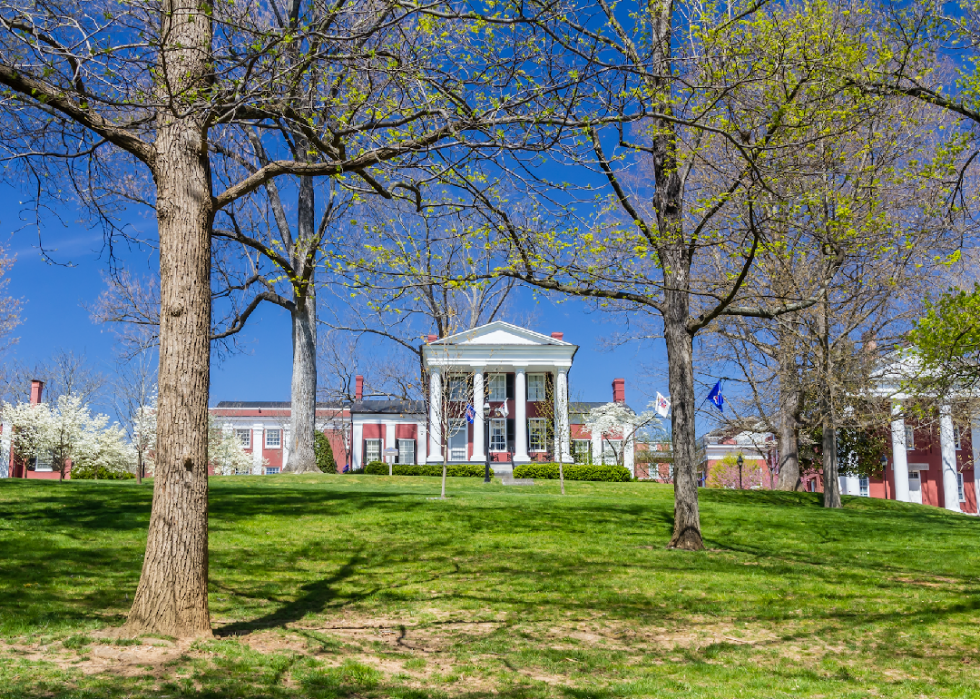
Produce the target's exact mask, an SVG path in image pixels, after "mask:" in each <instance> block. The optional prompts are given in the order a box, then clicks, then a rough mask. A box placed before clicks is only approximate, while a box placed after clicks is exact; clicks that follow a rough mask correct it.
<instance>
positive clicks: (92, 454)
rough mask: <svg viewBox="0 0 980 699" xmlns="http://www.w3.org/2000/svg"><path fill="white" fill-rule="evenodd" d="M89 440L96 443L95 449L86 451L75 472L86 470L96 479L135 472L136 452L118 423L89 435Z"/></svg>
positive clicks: (73, 468) (75, 466) (76, 465)
mask: <svg viewBox="0 0 980 699" xmlns="http://www.w3.org/2000/svg"><path fill="white" fill-rule="evenodd" d="M102 417H104V416H102ZM87 438H88V439H90V440H91V441H92V442H93V443H94V444H93V447H94V448H90V449H87V450H85V453H83V454H82V455H81V456H80V457H79V458H78V461H77V463H75V464H73V466H72V471H73V472H74V471H75V469H76V468H77V469H80V470H81V469H84V470H85V471H86V472H90V473H91V474H92V477H93V478H96V479H98V478H102V477H108V478H112V477H113V476H118V475H119V474H130V473H132V472H133V470H134V468H135V467H136V450H135V449H134V448H133V445H132V444H130V443H129V442H128V441H127V440H126V431H125V430H124V429H123V428H122V427H120V426H119V424H118V423H113V424H111V425H109V427H107V428H105V429H104V430H98V431H96V432H92V433H88V436H87ZM128 477H129V476H126V478H128Z"/></svg>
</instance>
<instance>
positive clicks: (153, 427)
mask: <svg viewBox="0 0 980 699" xmlns="http://www.w3.org/2000/svg"><path fill="white" fill-rule="evenodd" d="M132 437H133V449H134V450H135V451H136V481H137V482H142V480H143V476H144V475H147V466H150V471H151V472H152V467H153V460H152V459H151V458H150V454H151V453H152V452H153V450H154V449H155V448H156V444H157V400H156V395H154V396H153V402H152V405H145V406H140V407H139V408H137V410H136V414H135V415H134V416H133V432H132Z"/></svg>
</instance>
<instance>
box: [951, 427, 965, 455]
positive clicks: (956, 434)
mask: <svg viewBox="0 0 980 699" xmlns="http://www.w3.org/2000/svg"><path fill="white" fill-rule="evenodd" d="M961 437H962V432H960V428H959V427H957V426H956V425H953V444H955V445H956V451H959V450H960V449H962V448H963V446H962V445H961V444H960V438H961Z"/></svg>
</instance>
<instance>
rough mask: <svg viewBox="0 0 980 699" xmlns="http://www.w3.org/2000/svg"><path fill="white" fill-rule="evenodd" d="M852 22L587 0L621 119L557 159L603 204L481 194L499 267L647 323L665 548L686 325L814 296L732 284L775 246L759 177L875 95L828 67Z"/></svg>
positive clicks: (833, 131) (868, 107)
mask: <svg viewBox="0 0 980 699" xmlns="http://www.w3.org/2000/svg"><path fill="white" fill-rule="evenodd" d="M729 10H730V11H729ZM861 21H862V19H861V12H860V11H858V10H857V8H853V7H851V6H849V5H845V4H831V3H823V2H819V3H811V4H808V5H806V6H805V7H804V6H796V5H778V6H777V5H762V6H760V5H748V6H744V7H742V6H738V5H734V6H731V7H730V8H725V7H721V6H717V5H710V6H705V5H702V4H697V3H653V4H648V5H644V6H643V7H642V8H641V9H639V10H637V11H636V12H634V13H633V14H631V15H629V16H625V15H622V14H621V13H618V12H617V11H616V9H615V7H613V6H611V5H606V4H600V5H599V9H597V10H596V12H595V14H594V15H592V16H590V17H589V18H588V21H584V20H583V19H581V18H580V19H579V20H578V22H577V24H578V26H585V27H590V31H595V32H598V33H601V34H602V36H603V38H604V40H605V42H606V47H607V50H608V51H609V52H610V53H613V54H615V56H616V60H615V63H616V64H617V65H619V66H621V67H623V68H624V71H626V74H627V75H626V77H624V81H625V83H626V85H624V87H623V89H622V91H621V94H624V95H628V97H627V98H626V99H624V101H623V103H622V104H621V105H619V106H620V108H621V111H622V113H623V114H625V113H627V112H628V113H630V114H631V115H633V116H635V117H636V120H637V121H636V126H635V128H634V129H633V130H632V131H631V130H629V129H627V128H623V127H621V126H617V127H613V128H601V127H599V126H596V127H590V128H587V129H584V130H583V134H582V138H583V141H584V144H585V145H586V146H587V147H588V148H589V149H590V151H591V154H590V158H589V160H585V159H584V158H583V157H582V156H581V154H579V153H571V152H569V153H568V156H567V157H570V158H572V159H574V160H575V161H576V162H579V163H581V164H583V165H586V166H589V167H592V168H594V170H595V171H596V173H597V174H598V175H599V176H600V177H601V181H602V183H603V185H604V186H605V188H606V192H608V198H606V199H605V200H604V202H605V204H606V208H605V210H604V214H603V215H602V216H600V217H598V218H593V219H591V220H589V219H582V218H579V219H578V220H577V221H576V220H575V219H571V220H569V217H566V220H569V223H568V225H566V226H564V227H556V226H555V225H554V219H555V218H557V216H556V215H555V214H553V213H546V212H544V211H542V212H539V213H538V214H537V216H536V218H535V217H532V218H524V219H518V218H517V217H512V216H510V215H509V213H508V211H507V207H506V206H505V205H498V206H494V205H493V202H488V203H487V208H488V209H490V208H492V209H495V210H496V220H495V221H494V225H495V226H496V227H498V228H499V229H501V230H503V231H504V233H505V235H506V237H507V239H508V243H509V245H510V251H511V260H512V264H511V267H510V268H509V269H503V270H499V271H500V273H503V274H507V275H510V276H513V277H516V278H518V279H521V280H523V281H525V282H527V283H529V284H533V285H535V286H538V287H540V288H543V289H549V290H553V291H556V292H560V293H563V294H571V295H575V296H581V297H586V298H593V299H599V300H601V301H602V302H604V303H615V304H620V305H621V307H623V308H625V309H628V310H629V311H630V312H644V313H650V314H653V315H655V316H656V317H657V319H658V320H659V321H660V322H661V323H662V326H663V337H664V340H665V342H666V347H667V355H668V365H669V366H668V369H669V385H670V393H671V400H672V404H673V410H672V416H671V422H672V425H671V426H672V429H671V434H672V439H673V447H674V459H675V470H674V474H675V478H674V493H675V508H674V532H673V536H672V537H671V540H670V543H669V546H670V547H672V548H682V549H692V550H693V549H700V548H702V546H703V543H702V538H701V525H700V512H699V507H698V495H697V463H696V456H695V449H696V447H695V421H694V414H695V408H696V401H695V395H694V356H693V343H694V338H695V337H696V336H697V335H698V334H699V333H701V332H702V331H703V330H705V329H706V328H708V327H709V326H711V324H712V323H714V322H715V321H716V320H717V319H718V318H721V317H724V316H740V317H760V318H772V317H776V316H779V315H781V314H784V313H788V312H791V311H793V310H797V309H800V308H804V307H808V306H810V305H813V304H814V303H816V302H817V301H818V299H819V295H817V296H816V297H814V296H810V297H804V298H780V299H775V298H772V297H771V296H770V295H768V294H767V293H760V290H759V289H757V288H755V287H754V286H753V285H751V284H747V283H746V282H747V280H748V279H749V278H750V273H751V270H752V268H753V265H754V264H755V261H756V259H757V257H758V255H759V254H760V252H762V251H764V250H766V249H769V248H778V247H781V246H782V245H784V244H785V241H782V240H779V239H773V238H772V237H770V236H769V234H768V228H767V226H766V225H765V224H766V222H767V220H768V219H769V218H770V216H771V215H772V212H771V210H769V209H768V208H767V207H766V206H765V201H766V194H767V193H768V191H769V190H770V189H772V187H773V183H774V182H777V181H778V180H779V179H780V178H782V177H785V176H786V175H787V173H791V172H793V171H795V170H798V169H800V168H806V167H808V166H809V165H808V163H807V162H806V158H805V157H803V156H805V155H806V154H807V153H809V152H811V150H812V148H813V146H814V145H817V144H818V143H819V142H820V141H822V140H832V139H834V138H836V137H837V136H838V135H839V134H841V133H845V132H847V131H848V130H850V129H853V128H855V126H856V125H857V124H860V123H861V122H863V121H864V120H866V119H867V118H868V115H869V113H872V112H873V110H874V109H876V104H875V101H874V100H873V99H870V98H864V97H863V96H862V94H861V92H860V91H859V90H857V89H854V88H848V85H847V79H846V78H844V77H841V70H840V69H841V68H842V67H847V68H848V69H853V70H858V69H859V68H860V67H861V66H863V65H864V63H865V58H864V51H863V47H862V44H861V40H860V37H859V34H860V31H859V29H860V23H861ZM591 28H594V29H591ZM831 68H833V70H832V69H831ZM566 211H567V209H566ZM719 260H720V261H721V263H722V264H721V266H720V269H719V265H717V264H716V262H717V261H719Z"/></svg>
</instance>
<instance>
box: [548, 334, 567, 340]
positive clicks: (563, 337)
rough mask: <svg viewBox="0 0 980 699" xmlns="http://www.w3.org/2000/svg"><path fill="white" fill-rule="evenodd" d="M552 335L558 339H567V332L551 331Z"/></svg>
mask: <svg viewBox="0 0 980 699" xmlns="http://www.w3.org/2000/svg"><path fill="white" fill-rule="evenodd" d="M551 336H552V337H553V338H555V339H556V340H564V339H565V333H551Z"/></svg>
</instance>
